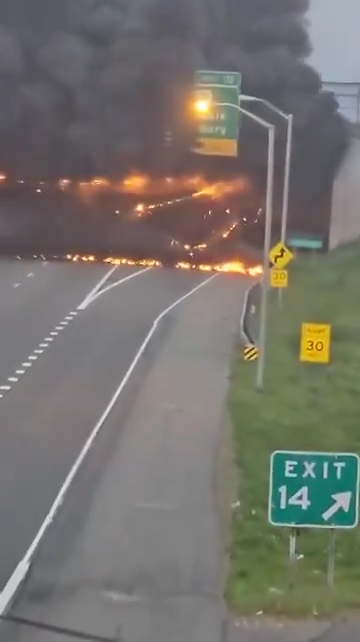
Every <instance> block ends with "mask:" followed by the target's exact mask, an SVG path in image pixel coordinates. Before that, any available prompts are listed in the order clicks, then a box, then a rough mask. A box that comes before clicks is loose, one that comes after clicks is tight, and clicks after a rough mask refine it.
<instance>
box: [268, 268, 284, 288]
mask: <svg viewBox="0 0 360 642" xmlns="http://www.w3.org/2000/svg"><path fill="white" fill-rule="evenodd" d="M270 284H271V287H272V288H287V287H288V285H289V273H288V271H287V270H278V269H277V268H272V269H271V270H270Z"/></svg>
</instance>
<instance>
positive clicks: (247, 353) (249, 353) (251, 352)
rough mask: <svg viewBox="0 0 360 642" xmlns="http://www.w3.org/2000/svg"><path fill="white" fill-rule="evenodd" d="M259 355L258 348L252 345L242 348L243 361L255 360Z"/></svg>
mask: <svg viewBox="0 0 360 642" xmlns="http://www.w3.org/2000/svg"><path fill="white" fill-rule="evenodd" d="M258 357H259V350H258V349H257V347H256V346H254V345H248V346H245V348H244V360H245V361H256V359H257V358H258Z"/></svg>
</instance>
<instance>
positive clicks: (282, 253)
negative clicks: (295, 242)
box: [274, 247, 285, 263]
mask: <svg viewBox="0 0 360 642" xmlns="http://www.w3.org/2000/svg"><path fill="white" fill-rule="evenodd" d="M284 256H285V249H284V248H283V247H282V248H281V250H279V253H278V254H275V256H274V263H277V262H278V259H282V258H284Z"/></svg>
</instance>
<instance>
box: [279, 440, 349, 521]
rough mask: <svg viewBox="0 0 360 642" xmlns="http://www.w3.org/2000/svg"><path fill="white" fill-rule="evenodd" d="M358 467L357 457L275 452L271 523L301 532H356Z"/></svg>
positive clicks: (336, 454) (338, 454)
mask: <svg viewBox="0 0 360 642" xmlns="http://www.w3.org/2000/svg"><path fill="white" fill-rule="evenodd" d="M359 463H360V460H359V457H358V455H356V454H354V453H324V452H296V451H285V450H277V451H275V452H274V453H273V454H272V455H271V463H270V485H269V504H268V511H269V522H270V523H271V524H273V525H274V526H288V527H299V528H300V527H303V528H333V529H334V528H343V529H346V528H355V526H357V524H358V521H359V472H360V465H359Z"/></svg>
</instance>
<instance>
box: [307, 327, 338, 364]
mask: <svg viewBox="0 0 360 642" xmlns="http://www.w3.org/2000/svg"><path fill="white" fill-rule="evenodd" d="M330 345H331V325H330V324H328V323H303V324H302V326H301V342H300V361H308V362H310V363H329V361H330Z"/></svg>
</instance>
